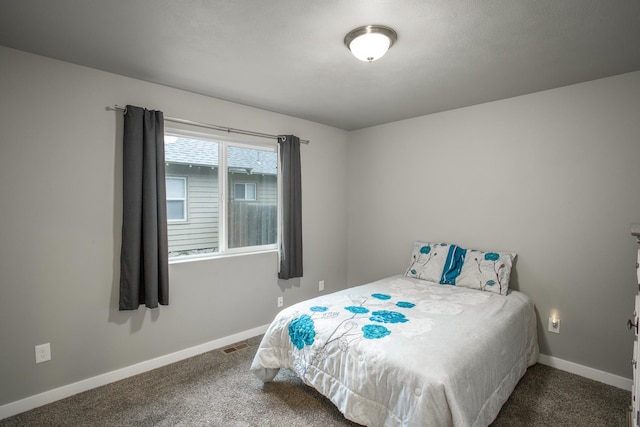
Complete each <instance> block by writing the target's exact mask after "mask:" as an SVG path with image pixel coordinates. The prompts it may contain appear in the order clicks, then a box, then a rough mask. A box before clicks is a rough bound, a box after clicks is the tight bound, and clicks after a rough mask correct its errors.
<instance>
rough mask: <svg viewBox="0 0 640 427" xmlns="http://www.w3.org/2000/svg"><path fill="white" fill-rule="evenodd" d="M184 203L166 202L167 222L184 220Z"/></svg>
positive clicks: (177, 201) (178, 201) (180, 201)
mask: <svg viewBox="0 0 640 427" xmlns="http://www.w3.org/2000/svg"><path fill="white" fill-rule="evenodd" d="M184 219H186V218H185V217H184V201H182V200H167V220H169V221H176V220H184Z"/></svg>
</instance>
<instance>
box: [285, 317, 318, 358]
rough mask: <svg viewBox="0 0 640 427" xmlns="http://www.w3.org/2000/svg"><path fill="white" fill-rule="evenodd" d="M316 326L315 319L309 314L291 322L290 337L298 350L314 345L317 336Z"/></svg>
mask: <svg viewBox="0 0 640 427" xmlns="http://www.w3.org/2000/svg"><path fill="white" fill-rule="evenodd" d="M314 326H315V325H314V323H313V319H312V318H311V316H309V315H308V314H303V315H302V316H300V317H297V318H295V319H293V320H292V321H291V323H290V324H289V337H291V342H292V343H293V345H295V346H296V348H297V349H298V350H300V349H301V348H303V347H304V346H305V345H311V344H313V340H314V338H315V336H316V331H315V330H314Z"/></svg>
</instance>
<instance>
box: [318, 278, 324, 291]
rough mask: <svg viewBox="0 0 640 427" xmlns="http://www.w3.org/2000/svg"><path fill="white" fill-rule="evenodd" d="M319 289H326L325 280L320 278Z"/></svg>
mask: <svg viewBox="0 0 640 427" xmlns="http://www.w3.org/2000/svg"><path fill="white" fill-rule="evenodd" d="M318 290H319V291H324V280H320V282H318Z"/></svg>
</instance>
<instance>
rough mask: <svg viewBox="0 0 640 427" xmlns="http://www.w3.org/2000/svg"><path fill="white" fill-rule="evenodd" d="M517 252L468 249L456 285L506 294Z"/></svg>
mask: <svg viewBox="0 0 640 427" xmlns="http://www.w3.org/2000/svg"><path fill="white" fill-rule="evenodd" d="M516 256H517V254H515V253H503V252H482V251H477V250H473V249H468V250H467V254H466V255H465V257H464V263H463V264H462V269H461V270H460V275H459V276H458V277H456V278H455V283H454V284H455V285H456V286H463V287H465V288H472V289H480V290H482V291H489V292H495V293H497V294H500V295H506V294H507V291H508V290H509V279H510V277H511V267H512V266H513V261H514V260H515V259H516Z"/></svg>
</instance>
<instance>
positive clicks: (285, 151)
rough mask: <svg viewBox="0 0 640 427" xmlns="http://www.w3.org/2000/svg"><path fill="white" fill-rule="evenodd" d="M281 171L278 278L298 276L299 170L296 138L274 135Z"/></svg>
mask: <svg viewBox="0 0 640 427" xmlns="http://www.w3.org/2000/svg"><path fill="white" fill-rule="evenodd" d="M278 143H279V144H280V167H281V169H282V171H281V172H280V176H281V179H282V186H281V188H282V229H281V230H280V271H279V272H278V277H279V278H280V279H291V278H294V277H302V174H301V167H300V138H298V137H297V136H293V135H287V136H285V137H284V140H283V139H282V138H279V139H278Z"/></svg>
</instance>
